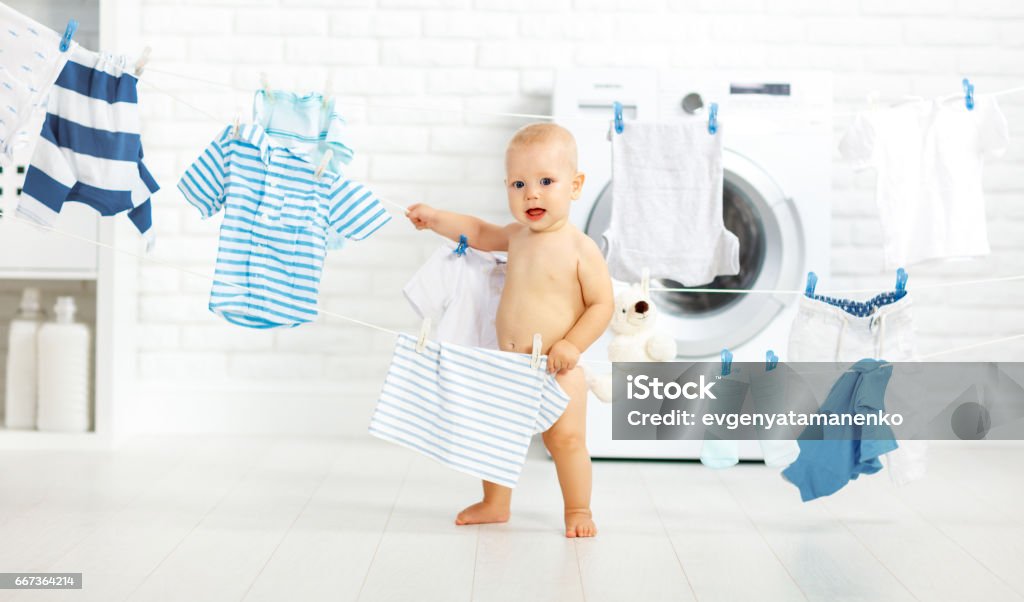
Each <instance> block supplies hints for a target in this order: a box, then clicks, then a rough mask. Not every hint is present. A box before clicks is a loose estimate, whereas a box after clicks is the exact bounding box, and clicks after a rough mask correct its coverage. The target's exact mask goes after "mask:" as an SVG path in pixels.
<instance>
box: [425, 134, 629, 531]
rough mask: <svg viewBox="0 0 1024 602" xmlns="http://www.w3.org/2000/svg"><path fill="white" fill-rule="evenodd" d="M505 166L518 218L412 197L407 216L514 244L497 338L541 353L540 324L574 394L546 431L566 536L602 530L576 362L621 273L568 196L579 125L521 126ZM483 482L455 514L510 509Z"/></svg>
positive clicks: (598, 330)
mask: <svg viewBox="0 0 1024 602" xmlns="http://www.w3.org/2000/svg"><path fill="white" fill-rule="evenodd" d="M505 173H506V177H505V190H506V191H507V193H508V208H509V211H510V212H511V213H512V217H513V218H514V219H515V222H513V223H511V224H508V225H506V226H498V225H495V224H490V223H487V222H485V221H483V220H480V219H477V218H475V217H472V216H468V215H460V214H457V213H451V212H448V211H440V210H437V209H434V208H433V207H429V206H427V205H422V204H417V205H412V206H410V207H409V209H408V217H409V219H410V220H411V221H412V223H413V225H415V226H416V228H417V229H421V230H422V229H424V228H429V229H431V230H433V231H434V232H437V233H438V234H441V235H442V236H446V237H448V238H450V239H452V240H456V241H457V240H458V239H459V235H460V234H462V235H465V236H466V238H467V239H468V241H469V245H470V246H471V247H473V248H475V249H479V250H481V251H508V266H507V273H506V276H505V289H504V291H503V292H502V295H501V302H500V303H499V304H498V315H497V319H496V325H497V329H498V333H497V334H498V345H499V346H500V348H501V350H502V351H511V352H514V353H532V351H533V335H534V333H540V334H541V337H542V338H541V340H542V341H543V346H544V348H543V349H542V350H541V351H542V353H545V354H547V356H548V364H547V365H548V370H550V371H551V372H554V373H555V378H556V379H557V381H558V384H559V385H560V386H561V387H562V389H563V390H564V391H565V393H566V394H567V395H568V396H569V398H570V401H569V405H568V406H567V407H566V410H565V413H564V414H562V417H561V418H559V419H558V421H557V422H555V424H554V425H553V426H552V427H551V428H550V429H548V430H547V431H546V432H545V433H544V434H543V439H544V445H545V446H546V447H547V448H548V451H550V452H551V457H552V458H553V459H554V461H555V469H556V471H557V473H558V481H559V484H560V485H561V488H562V498H563V500H564V501H565V536H566V537H593V536H594V535H596V534H597V527H596V526H595V524H594V520H593V515H592V513H591V511H590V489H591V468H590V454H589V453H588V452H587V448H586V425H587V414H586V412H587V386H586V382H585V381H584V378H583V372H582V370H581V369H580V368H579V367H578V366H577V363H578V362H579V359H580V354H581V353H583V351H585V350H586V349H587V347H589V346H590V345H591V344H592V343H593V342H594V341H595V340H597V338H598V337H600V336H601V334H602V333H603V332H604V330H605V328H607V326H608V322H609V321H610V320H611V316H612V311H613V305H614V299H613V295H612V282H611V278H610V277H609V275H608V267H607V266H606V265H605V262H604V257H603V256H602V255H601V251H600V250H599V249H598V248H597V245H596V244H595V243H594V241H592V240H591V239H590V238H588V237H587V236H586V235H585V234H583V233H582V232H580V230H579V229H578V228H576V226H574V225H573V224H571V223H570V222H569V205H570V204H571V203H572V201H574V200H576V199H577V198H579V195H580V191H581V190H582V188H583V174H582V173H579V172H578V171H577V166H576V141H575V139H573V137H572V134H570V133H569V131H568V130H566V129H565V128H562V127H560V126H557V125H554V124H548V123H536V124H532V125H527V126H525V127H523V128H521V129H520V130H519V131H517V132H516V133H515V135H514V136H513V137H512V140H511V141H510V142H509V144H508V149H507V150H506V151H505ZM483 488H484V499H483V501H481V502H477V503H476V504H473V505H472V506H469V507H468V508H466V509H465V510H463V511H462V512H460V513H459V515H458V517H457V518H456V519H455V523H456V524H458V525H472V524H478V523H500V522H505V521H507V520H508V519H509V515H510V511H511V510H510V507H511V502H512V490H511V489H509V488H507V487H503V486H501V485H497V484H495V483H491V482H488V481H484V483H483Z"/></svg>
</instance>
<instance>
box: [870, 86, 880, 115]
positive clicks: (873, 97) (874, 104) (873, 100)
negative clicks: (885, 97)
mask: <svg viewBox="0 0 1024 602" xmlns="http://www.w3.org/2000/svg"><path fill="white" fill-rule="evenodd" d="M879 97H881V94H880V93H879V92H878V90H872V91H871V92H868V98H867V100H868V110H870V111H874V110H875V109H877V108H878V99H879Z"/></svg>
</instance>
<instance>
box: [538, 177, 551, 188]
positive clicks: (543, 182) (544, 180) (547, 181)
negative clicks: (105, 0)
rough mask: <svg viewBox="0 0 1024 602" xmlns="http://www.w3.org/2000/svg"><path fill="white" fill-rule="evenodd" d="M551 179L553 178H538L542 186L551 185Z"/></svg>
mask: <svg viewBox="0 0 1024 602" xmlns="http://www.w3.org/2000/svg"><path fill="white" fill-rule="evenodd" d="M552 181H553V180H552V179H551V178H541V179H540V183H541V185H543V186H551V182H552Z"/></svg>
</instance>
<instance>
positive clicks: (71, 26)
mask: <svg viewBox="0 0 1024 602" xmlns="http://www.w3.org/2000/svg"><path fill="white" fill-rule="evenodd" d="M76 31H78V21H76V20H74V19H71V20H70V21H68V26H67V27H66V28H65V29H64V37H63V38H61V39H60V51H61V52H67V51H68V48H71V36H73V35H75V32H76Z"/></svg>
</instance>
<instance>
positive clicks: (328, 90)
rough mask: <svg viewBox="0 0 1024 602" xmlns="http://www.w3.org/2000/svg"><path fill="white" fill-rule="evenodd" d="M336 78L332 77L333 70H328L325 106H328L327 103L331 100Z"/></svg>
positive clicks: (325, 83)
mask: <svg viewBox="0 0 1024 602" xmlns="http://www.w3.org/2000/svg"><path fill="white" fill-rule="evenodd" d="M333 80H334V78H332V77H331V72H330V71H328V72H327V81H326V82H324V100H323V105H321V106H323V108H325V109H326V108H327V103H329V102H331V88H333V87H334V86H333V83H334V81H333Z"/></svg>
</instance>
